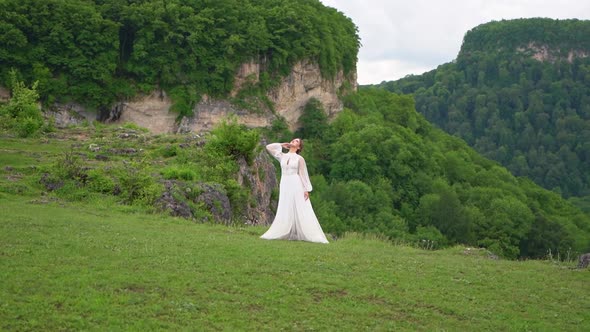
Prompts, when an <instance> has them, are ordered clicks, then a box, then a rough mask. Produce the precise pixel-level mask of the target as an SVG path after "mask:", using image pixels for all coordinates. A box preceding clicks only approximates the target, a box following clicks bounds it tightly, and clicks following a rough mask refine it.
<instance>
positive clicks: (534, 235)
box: [302, 89, 590, 258]
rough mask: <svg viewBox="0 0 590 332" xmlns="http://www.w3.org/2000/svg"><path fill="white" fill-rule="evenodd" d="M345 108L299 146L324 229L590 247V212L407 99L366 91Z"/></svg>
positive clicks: (511, 251)
mask: <svg viewBox="0 0 590 332" xmlns="http://www.w3.org/2000/svg"><path fill="white" fill-rule="evenodd" d="M346 107H347V108H346V109H345V111H344V112H342V113H341V114H340V115H339V116H338V117H337V118H336V119H335V120H334V121H333V122H332V123H331V124H329V125H327V128H326V130H325V132H324V133H323V135H316V136H315V137H313V136H312V137H311V138H310V139H307V140H306V142H305V144H306V145H305V146H306V147H305V150H304V151H303V155H304V156H305V157H306V160H307V163H308V167H309V170H310V174H312V182H313V184H314V188H315V189H314V192H313V193H312V199H313V204H314V208H315V210H316V212H317V214H318V216H319V219H320V221H321V224H322V227H323V228H324V229H325V230H326V231H327V232H330V233H332V234H343V233H344V232H348V231H357V232H369V233H378V234H385V235H386V236H388V237H389V238H391V239H394V240H402V241H407V242H413V243H416V242H424V245H425V246H428V247H433V248H439V247H443V246H446V245H450V244H454V243H462V244H468V245H473V246H483V247H486V248H488V249H489V250H491V251H492V252H495V253H497V254H500V255H502V256H504V257H510V258H516V257H543V256H545V255H546V254H547V253H548V251H549V250H553V252H555V251H560V252H562V253H565V252H567V251H569V250H572V251H576V252H581V251H586V250H589V249H590V220H589V218H588V216H587V215H585V214H584V213H582V212H581V211H580V210H578V209H577V208H575V207H574V206H572V205H571V204H568V203H566V202H565V201H564V200H563V199H562V198H561V197H560V196H559V195H558V194H556V193H553V192H550V191H547V190H544V189H541V188H540V187H538V186H537V185H535V184H534V183H533V182H531V181H530V180H527V179H525V178H516V177H514V176H513V175H512V174H510V172H508V170H506V169H505V168H504V167H501V166H500V165H498V164H497V163H496V162H493V161H491V160H489V159H486V158H484V157H482V156H480V155H479V154H478V153H476V152H475V151H474V150H472V149H471V148H469V147H468V146H467V145H466V144H465V142H464V141H462V140H460V139H459V138H456V137H453V136H449V135H447V134H445V133H443V132H442V131H441V130H440V129H437V128H435V127H433V126H432V125H430V124H429V123H428V122H427V121H426V120H425V119H424V118H423V117H422V116H421V115H419V114H418V113H417V112H416V111H415V106H414V100H413V98H412V97H411V96H408V95H396V94H391V93H389V92H387V91H384V90H383V89H363V90H361V92H359V93H358V94H355V95H351V96H349V97H347V101H346ZM315 125H316V124H315V123H309V124H308V123H305V122H303V126H304V128H303V129H302V131H305V128H306V126H311V127H312V128H313V127H314V126H315Z"/></svg>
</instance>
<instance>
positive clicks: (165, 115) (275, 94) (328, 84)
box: [48, 61, 357, 134]
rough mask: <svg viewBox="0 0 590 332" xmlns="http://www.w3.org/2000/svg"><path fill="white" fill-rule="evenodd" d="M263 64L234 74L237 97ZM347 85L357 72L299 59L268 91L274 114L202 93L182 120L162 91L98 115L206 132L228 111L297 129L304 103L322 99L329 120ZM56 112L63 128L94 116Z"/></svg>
mask: <svg viewBox="0 0 590 332" xmlns="http://www.w3.org/2000/svg"><path fill="white" fill-rule="evenodd" d="M260 73H261V65H260V64H258V63H256V62H248V63H244V64H243V65H242V66H241V67H240V68H239V70H238V71H237V73H236V77H235V80H234V82H235V83H234V88H233V91H232V93H231V96H232V97H233V96H235V95H236V94H237V93H238V91H239V90H240V89H241V88H242V86H243V85H244V83H245V82H248V81H250V82H254V83H256V82H258V79H259V76H260ZM343 85H347V86H350V87H351V89H352V90H356V88H357V83H356V74H353V75H350V77H345V75H344V74H343V73H342V72H340V73H339V74H338V75H336V77H335V78H334V79H325V78H323V77H322V75H321V72H320V68H319V65H318V64H316V63H313V62H309V61H301V62H298V63H296V64H295V66H293V69H292V71H291V73H290V74H289V75H288V76H286V77H284V78H283V79H282V80H281V82H280V84H279V85H278V86H277V87H275V88H273V89H271V90H270V91H269V92H268V93H267V95H266V96H267V97H268V99H269V100H270V101H272V103H273V104H274V112H273V111H271V110H269V109H266V110H263V111H261V112H260V111H258V112H254V111H251V110H246V109H242V108H240V107H237V106H236V105H234V104H232V103H231V102H230V101H229V99H213V98H209V97H208V96H203V97H202V99H201V101H200V102H199V103H198V104H196V105H195V108H194V110H193V113H194V115H193V116H192V117H185V118H183V119H181V120H180V121H178V119H177V117H178V115H177V114H176V113H173V112H170V107H171V106H172V100H171V99H170V98H169V97H168V96H167V95H166V93H165V92H164V91H160V90H158V91H154V92H152V93H151V94H149V95H142V96H137V97H136V98H134V99H133V100H127V101H121V102H120V103H118V104H117V105H115V106H114V107H113V108H112V109H110V110H103V111H101V112H99V114H98V115H97V116H96V119H99V120H101V121H105V122H114V123H125V122H132V123H136V124H138V125H139V126H142V127H145V128H147V129H149V130H150V131H151V132H152V133H156V134H160V133H177V132H203V131H208V130H210V129H211V128H212V127H213V126H215V125H216V124H217V123H219V122H220V121H222V120H223V119H225V118H227V117H228V116H230V115H237V116H238V121H239V122H240V123H242V124H245V125H246V126H249V127H265V126H269V125H271V124H272V121H273V120H274V119H276V118H277V117H283V118H284V119H285V120H286V122H287V124H288V125H289V128H290V129H291V130H295V129H297V128H298V126H299V124H298V119H299V116H300V115H301V112H302V110H303V107H304V106H305V104H306V103H307V102H308V101H309V100H310V99H311V98H316V99H317V100H319V101H320V102H321V103H322V105H323V107H324V110H325V111H326V113H327V115H328V117H329V118H331V117H333V116H334V115H335V114H337V113H338V112H340V111H341V110H342V108H343V105H342V102H341V101H340V99H339V97H338V94H339V91H340V89H341V87H342V86H343ZM55 108H56V109H57V111H55V112H52V113H48V114H50V115H51V116H53V117H54V118H55V119H56V125H58V126H63V125H68V124H70V123H77V122H79V121H80V120H83V119H87V120H90V121H93V120H95V119H94V116H92V115H90V114H88V112H86V111H84V109H83V108H81V107H79V106H76V105H72V104H68V105H56V107H55Z"/></svg>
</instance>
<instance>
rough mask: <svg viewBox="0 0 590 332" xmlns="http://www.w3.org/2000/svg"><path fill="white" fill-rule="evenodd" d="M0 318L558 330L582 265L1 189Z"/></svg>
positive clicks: (74, 323)
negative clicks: (266, 235) (268, 233)
mask: <svg viewBox="0 0 590 332" xmlns="http://www.w3.org/2000/svg"><path fill="white" fill-rule="evenodd" d="M0 204H1V206H2V209H3V213H2V215H1V216H0V277H1V279H2V283H1V284H0V299H1V300H0V329H3V330H161V329H167V330H248V331H252V330H274V331H276V330H281V329H283V330H296V331H298V330H337V331H358V330H408V331H414V330H424V331H427V330H428V331H432V330H443V329H444V330H463V331H466V330H471V331H474V330H537V331H539V330H554V331H556V330H559V331H578V330H579V331H581V330H583V329H584V328H585V327H587V324H588V321H589V320H590V314H589V313H588V310H587V308H588V307H589V306H590V296H589V295H590V292H589V291H588V289H587V287H586V283H587V280H588V271H586V270H581V271H578V270H572V269H570V268H569V266H565V265H560V264H554V263H551V262H550V261H521V262H515V261H505V260H492V259H489V258H488V257H487V255H486V254H485V253H483V252H481V251H477V250H468V249H466V248H463V247H455V248H451V249H447V250H443V251H436V252H433V251H423V250H419V249H414V248H409V247H404V246H393V245H390V244H387V243H386V242H383V241H380V240H378V239H367V238H361V237H359V236H352V235H349V236H347V237H345V238H344V239H340V240H337V241H332V242H331V243H330V244H328V245H319V244H311V243H304V242H289V241H264V240H261V239H259V238H258V236H259V235H260V234H261V233H262V232H263V228H259V227H224V226H218V225H217V226H216V225H209V224H195V223H192V222H189V221H186V220H182V219H174V218H170V217H163V216H160V215H148V214H137V213H126V212H121V211H114V210H113V209H111V208H108V207H105V206H101V205H98V206H96V205H94V206H93V205H91V204H85V205H81V204H80V205H77V204H71V203H65V202H62V201H58V202H47V201H44V199H43V198H38V199H32V200H31V199H25V198H23V197H21V196H13V195H9V194H3V195H2V196H0Z"/></svg>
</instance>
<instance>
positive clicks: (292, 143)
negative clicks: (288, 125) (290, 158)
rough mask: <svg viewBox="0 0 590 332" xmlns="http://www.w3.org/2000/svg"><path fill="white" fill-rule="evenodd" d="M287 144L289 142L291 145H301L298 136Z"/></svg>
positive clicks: (297, 146)
mask: <svg viewBox="0 0 590 332" xmlns="http://www.w3.org/2000/svg"><path fill="white" fill-rule="evenodd" d="M289 144H291V146H292V147H296V148H299V147H300V146H301V140H300V139H299V138H295V139H293V140H292V141H291V142H290V143H289Z"/></svg>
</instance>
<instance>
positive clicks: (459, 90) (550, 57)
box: [380, 19, 590, 211]
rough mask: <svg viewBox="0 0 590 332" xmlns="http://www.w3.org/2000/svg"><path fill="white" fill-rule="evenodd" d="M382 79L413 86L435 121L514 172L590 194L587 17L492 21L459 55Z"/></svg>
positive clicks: (394, 86)
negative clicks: (425, 68) (416, 72)
mask: <svg viewBox="0 0 590 332" xmlns="http://www.w3.org/2000/svg"><path fill="white" fill-rule="evenodd" d="M533 56H535V57H536V58H534V57H533ZM380 86H381V87H383V88H385V89H387V90H389V91H393V92H396V93H408V94H413V95H414V98H415V100H416V109H417V110H418V111H419V112H420V113H422V114H423V115H424V116H425V117H426V118H427V119H428V120H429V121H431V122H433V123H435V124H436V125H438V126H439V127H440V128H442V129H444V130H445V131H447V132H448V133H451V134H453V135H457V136H459V137H461V138H463V139H464V140H466V141H467V143H468V144H469V145H471V146H472V147H474V148H475V149H476V150H477V151H479V152H480V153H482V154H483V155H484V156H486V157H489V158H492V159H494V160H496V161H498V162H500V163H502V164H503V165H504V166H506V167H507V168H508V169H509V170H510V171H511V172H512V173H513V174H515V175H517V176H526V177H528V178H530V179H532V180H533V181H535V182H536V183H538V184H540V185H541V186H543V187H545V188H547V189H550V190H554V191H556V192H558V193H560V194H562V195H564V196H565V197H570V196H577V197H584V196H586V197H588V196H590V22H589V21H577V20H565V21H554V20H549V19H523V20H513V21H502V22H492V23H488V24H484V25H481V26H479V27H476V28H475V29H473V30H471V31H470V32H468V33H467V34H466V36H465V40H464V43H463V47H462V49H461V52H460V54H459V56H458V58H457V60H456V61H455V62H453V63H448V64H445V65H442V66H440V67H438V68H437V69H436V70H433V71H431V72H428V73H425V74H423V75H420V76H410V77H406V78H404V79H401V80H398V81H394V82H384V83H382V84H381V85H380ZM587 201H588V199H583V198H582V199H579V200H576V202H578V203H579V204H580V206H581V207H584V206H585V209H587V210H588V211H590V205H589V204H587V203H584V202H587Z"/></svg>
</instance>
